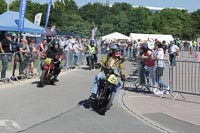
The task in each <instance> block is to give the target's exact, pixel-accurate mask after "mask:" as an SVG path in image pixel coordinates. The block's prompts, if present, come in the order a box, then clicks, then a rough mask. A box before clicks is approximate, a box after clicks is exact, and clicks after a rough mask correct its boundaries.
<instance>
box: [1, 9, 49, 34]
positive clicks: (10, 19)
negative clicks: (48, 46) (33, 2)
mask: <svg viewBox="0 0 200 133" xmlns="http://www.w3.org/2000/svg"><path fill="white" fill-rule="evenodd" d="M0 20H1V21H0V30H1V31H16V32H17V31H18V24H17V23H18V22H19V12H14V11H7V12H4V13H3V14H1V15H0ZM44 31H45V30H44V28H42V27H39V26H37V25H35V24H33V23H32V22H31V21H29V20H28V19H26V18H25V19H24V32H26V33H39V34H44Z"/></svg>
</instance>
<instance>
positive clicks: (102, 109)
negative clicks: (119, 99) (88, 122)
mask: <svg viewBox="0 0 200 133" xmlns="http://www.w3.org/2000/svg"><path fill="white" fill-rule="evenodd" d="M113 98H114V92H111V93H110V95H109V96H108V100H107V103H106V105H105V106H104V107H101V108H99V107H98V110H97V112H98V113H99V114H100V115H105V113H106V111H107V110H108V109H110V107H111V106H112V101H113V100H112V99H113ZM97 106H98V105H97Z"/></svg>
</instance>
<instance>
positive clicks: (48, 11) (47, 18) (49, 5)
mask: <svg viewBox="0 0 200 133" xmlns="http://www.w3.org/2000/svg"><path fill="white" fill-rule="evenodd" d="M52 3H53V1H52V0H49V4H48V8H47V15H46V22H45V26H44V28H45V29H46V28H47V25H48V21H49V14H50V11H51V5H52Z"/></svg>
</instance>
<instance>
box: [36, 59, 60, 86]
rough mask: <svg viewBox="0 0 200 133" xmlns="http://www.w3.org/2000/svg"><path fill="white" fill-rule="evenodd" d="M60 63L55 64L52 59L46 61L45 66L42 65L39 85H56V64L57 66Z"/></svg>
mask: <svg viewBox="0 0 200 133" xmlns="http://www.w3.org/2000/svg"><path fill="white" fill-rule="evenodd" d="M58 62H59V61H56V62H53V60H52V59H51V58H46V59H44V62H43V65H42V73H41V76H40V82H39V85H40V86H41V87H44V86H45V84H47V83H50V84H52V85H53V84H54V83H55V80H54V68H55V64H57V63H58Z"/></svg>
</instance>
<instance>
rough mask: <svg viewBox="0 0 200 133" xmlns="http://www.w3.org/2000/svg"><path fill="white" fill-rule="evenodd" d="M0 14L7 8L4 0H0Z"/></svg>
mask: <svg viewBox="0 0 200 133" xmlns="http://www.w3.org/2000/svg"><path fill="white" fill-rule="evenodd" d="M0 7H1V8H0V14H2V13H4V12H5V11H6V10H7V3H6V1H5V0H0Z"/></svg>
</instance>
